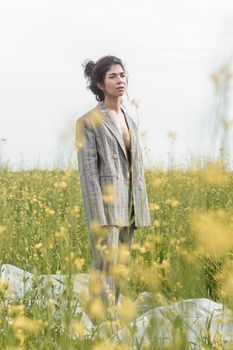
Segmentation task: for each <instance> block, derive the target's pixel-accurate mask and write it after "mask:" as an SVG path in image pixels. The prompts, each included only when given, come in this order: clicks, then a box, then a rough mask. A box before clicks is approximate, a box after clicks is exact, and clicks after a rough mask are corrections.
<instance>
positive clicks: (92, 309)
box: [88, 298, 106, 321]
mask: <svg viewBox="0 0 233 350" xmlns="http://www.w3.org/2000/svg"><path fill="white" fill-rule="evenodd" d="M88 309H89V315H90V316H91V317H92V318H96V319H97V320H99V321H102V320H104V319H105V318H106V310H105V307H104V305H103V303H102V301H101V299H100V298H94V299H92V300H91V302H90V304H89V307H88Z"/></svg>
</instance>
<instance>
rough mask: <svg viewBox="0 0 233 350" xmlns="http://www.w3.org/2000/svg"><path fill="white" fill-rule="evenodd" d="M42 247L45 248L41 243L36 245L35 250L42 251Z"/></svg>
mask: <svg viewBox="0 0 233 350" xmlns="http://www.w3.org/2000/svg"><path fill="white" fill-rule="evenodd" d="M42 246H43V244H42V243H41V242H40V243H37V244H35V245H34V248H35V249H41V248H42Z"/></svg>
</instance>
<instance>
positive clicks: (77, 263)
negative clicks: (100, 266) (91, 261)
mask: <svg viewBox="0 0 233 350" xmlns="http://www.w3.org/2000/svg"><path fill="white" fill-rule="evenodd" d="M84 263H85V259H83V258H76V259H75V260H74V266H75V267H76V269H77V271H81V270H82V267H83V265H84Z"/></svg>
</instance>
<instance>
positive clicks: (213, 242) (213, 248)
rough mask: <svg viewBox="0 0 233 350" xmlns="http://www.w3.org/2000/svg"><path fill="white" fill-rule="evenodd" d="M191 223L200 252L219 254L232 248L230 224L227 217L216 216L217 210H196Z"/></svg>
mask: <svg viewBox="0 0 233 350" xmlns="http://www.w3.org/2000/svg"><path fill="white" fill-rule="evenodd" d="M221 215H222V213H221ZM191 225H192V228H193V231H194V234H195V236H196V239H197V242H198V250H199V252H200V253H202V254H205V253H207V254H210V255H211V256H212V255H214V256H220V255H222V254H224V253H226V252H227V251H229V250H230V249H231V248H232V246H233V237H232V224H230V221H229V220H227V218H224V219H222V218H221V217H218V212H217V211H214V210H211V211H209V212H208V213H198V212H196V213H195V214H193V216H192V219H191Z"/></svg>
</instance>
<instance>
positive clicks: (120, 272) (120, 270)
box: [109, 264, 129, 281]
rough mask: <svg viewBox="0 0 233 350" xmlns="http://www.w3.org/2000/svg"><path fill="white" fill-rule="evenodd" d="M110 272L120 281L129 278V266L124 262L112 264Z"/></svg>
mask: <svg viewBox="0 0 233 350" xmlns="http://www.w3.org/2000/svg"><path fill="white" fill-rule="evenodd" d="M109 273H110V274H111V275H113V276H114V277H115V280H116V281H120V280H122V279H127V278H128V276H129V268H128V267H127V266H125V265H123V264H116V265H112V266H110V268H109Z"/></svg>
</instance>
